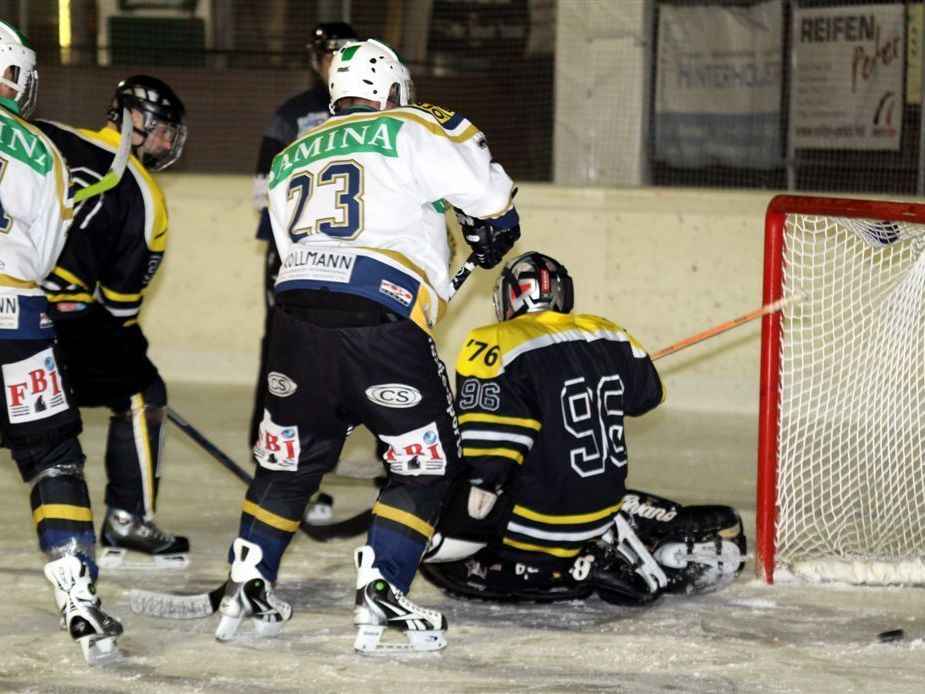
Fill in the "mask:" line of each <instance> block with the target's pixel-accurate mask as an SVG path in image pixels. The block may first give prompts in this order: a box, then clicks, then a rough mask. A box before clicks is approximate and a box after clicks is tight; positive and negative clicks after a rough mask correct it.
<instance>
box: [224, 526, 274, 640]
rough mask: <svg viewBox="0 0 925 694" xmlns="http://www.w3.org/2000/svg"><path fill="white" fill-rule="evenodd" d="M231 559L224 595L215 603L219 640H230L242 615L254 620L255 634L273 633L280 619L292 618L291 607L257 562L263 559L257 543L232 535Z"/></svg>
mask: <svg viewBox="0 0 925 694" xmlns="http://www.w3.org/2000/svg"><path fill="white" fill-rule="evenodd" d="M232 549H233V551H234V562H232V564H231V575H230V576H229V578H228V583H227V584H226V585H225V596H224V597H223V598H222V601H221V603H220V604H219V606H218V611H219V613H221V615H222V619H221V621H220V622H219V623H218V629H216V630H215V638H216V639H218V640H219V641H229V640H231V639H232V638H233V637H234V635H235V632H236V631H237V630H238V627H239V626H240V624H241V622H242V621H244V618H245V617H250V618H251V619H252V620H254V631H255V632H256V633H257V636H276V635H278V634H279V633H280V632H281V631H282V630H283V622H285V621H287V620H289V618H290V617H292V607H291V606H290V605H289V603H287V602H284V601H282V600H280V599H279V598H278V597H276V596H275V595H274V594H273V588H272V586H271V585H270V582H269V581H267V580H266V579H265V578H264V577H263V575H262V574H261V573H260V571H259V570H258V569H257V564H259V563H260V560H261V559H263V550H262V549H260V545H257V544H254V543H253V542H248V541H247V540H244V539H242V538H240V537H236V538H235V540H234V543H233V544H232Z"/></svg>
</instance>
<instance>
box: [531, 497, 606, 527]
mask: <svg viewBox="0 0 925 694" xmlns="http://www.w3.org/2000/svg"><path fill="white" fill-rule="evenodd" d="M622 503H623V502H620V504H616V505H615V506H609V507H607V508H602V509H601V510H600V511H591V512H590V513H575V514H572V515H568V516H553V515H549V514H547V513H540V512H539V511H532V510H530V509H529V508H527V507H526V506H521V505H519V504H515V505H514V514H515V515H518V516H520V517H521V518H527V519H529V520H532V521H537V522H539V523H550V524H553V525H575V524H578V523H591V522H593V521H597V520H601V519H602V518H607V517H608V516H613V515H615V514H616V513H617V511H619V510H620V505H621V504H622Z"/></svg>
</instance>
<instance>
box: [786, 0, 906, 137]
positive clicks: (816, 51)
mask: <svg viewBox="0 0 925 694" xmlns="http://www.w3.org/2000/svg"><path fill="white" fill-rule="evenodd" d="M905 55H906V54H905V14H904V8H903V5H901V4H894V5H845V6H841V7H817V8H794V12H793V66H794V69H793V79H792V82H791V85H792V87H791V99H790V138H791V144H792V146H793V147H794V148H797V149H862V150H898V149H899V142H900V135H901V133H902V109H903V91H902V90H903V74H904V63H905Z"/></svg>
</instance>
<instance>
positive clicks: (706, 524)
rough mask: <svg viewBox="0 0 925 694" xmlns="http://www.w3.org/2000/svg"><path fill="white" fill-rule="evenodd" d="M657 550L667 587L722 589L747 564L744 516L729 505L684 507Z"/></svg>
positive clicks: (689, 590)
mask: <svg viewBox="0 0 925 694" xmlns="http://www.w3.org/2000/svg"><path fill="white" fill-rule="evenodd" d="M674 526H675V527H674V528H673V529H672V531H671V532H670V533H668V534H667V535H666V536H665V537H663V538H662V539H661V541H660V542H659V544H658V547H657V549H656V550H655V553H654V555H655V558H656V560H657V561H658V562H659V563H660V564H661V565H662V566H663V567H664V568H665V573H666V574H667V576H668V591H669V592H672V593H683V594H696V593H708V592H712V591H714V590H719V589H720V588H723V587H724V586H727V585H729V584H730V583H732V582H733V581H734V580H735V579H736V577H737V576H738V575H739V574H740V573H741V572H742V569H744V568H745V559H746V539H745V531H744V528H743V526H742V519H741V518H740V517H739V514H738V513H737V512H736V511H735V509H733V508H731V507H729V506H687V507H684V509H683V510H682V512H681V513H680V515H679V516H678V518H677V519H676V521H675V523H674Z"/></svg>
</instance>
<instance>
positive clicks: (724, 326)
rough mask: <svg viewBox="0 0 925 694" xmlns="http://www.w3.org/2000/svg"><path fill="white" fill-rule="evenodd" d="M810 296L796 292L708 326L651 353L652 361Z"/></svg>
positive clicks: (800, 301) (802, 300)
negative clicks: (723, 321)
mask: <svg viewBox="0 0 925 694" xmlns="http://www.w3.org/2000/svg"><path fill="white" fill-rule="evenodd" d="M808 298H809V295H808V294H807V293H806V292H796V293H795V294H791V295H790V296H787V297H784V298H783V299H779V300H778V301H774V302H772V303H770V304H765V305H764V306H761V307H760V308H756V309H755V310H754V311H749V312H748V313H744V314H742V315H741V316H738V317H736V318H733V319H732V320H729V321H726V322H725V323H720V324H719V325H716V326H714V327H712V328H708V329H707V330H704V331H703V332H701V333H697V334H696V335H692V336H690V337H688V338H686V339H684V340H681V341H680V342H675V343H674V344H673V345H669V346H668V347H665V348H663V349H660V350H658V351H657V352H654V353H653V354H652V355H651V359H652V361H656V360H657V359H661V358H662V357H667V356H668V355H669V354H674V353H675V352H679V351H681V350H682V349H684V348H685V347H690V346H691V345H696V344H697V343H698V342H703V341H704V340H707V339H709V338H711V337H715V336H716V335H719V334H721V333H724V332H726V331H727V330H732V329H733V328H738V327H739V326H740V325H745V324H746V323H748V322H750V321H753V320H755V319H756V318H761V316H765V315H767V314H769V313H777V312H778V311H780V310H781V309H783V308H786V307H787V306H789V305H790V304H799V303H803V302H804V301H806V300H807V299H808Z"/></svg>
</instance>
